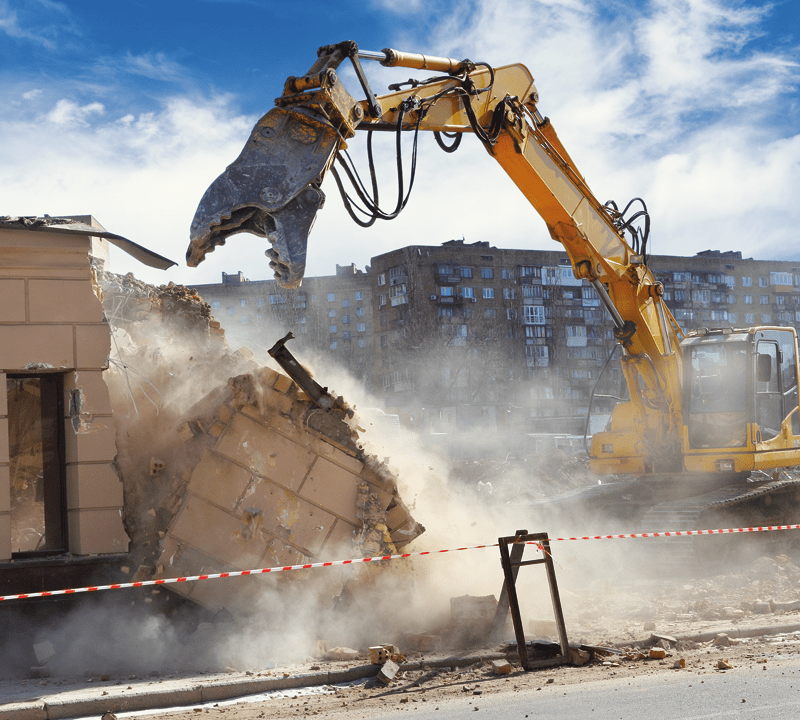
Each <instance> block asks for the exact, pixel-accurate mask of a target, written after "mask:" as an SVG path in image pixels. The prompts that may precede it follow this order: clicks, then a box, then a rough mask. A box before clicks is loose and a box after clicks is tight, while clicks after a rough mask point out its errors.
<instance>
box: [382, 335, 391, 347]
mask: <svg viewBox="0 0 800 720" xmlns="http://www.w3.org/2000/svg"><path fill="white" fill-rule="evenodd" d="M381 347H382V348H387V347H389V336H388V335H381Z"/></svg>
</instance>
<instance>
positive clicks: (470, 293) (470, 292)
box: [461, 287, 475, 298]
mask: <svg viewBox="0 0 800 720" xmlns="http://www.w3.org/2000/svg"><path fill="white" fill-rule="evenodd" d="M461 297H465V298H474V297H475V290H474V289H473V288H471V287H462V288H461Z"/></svg>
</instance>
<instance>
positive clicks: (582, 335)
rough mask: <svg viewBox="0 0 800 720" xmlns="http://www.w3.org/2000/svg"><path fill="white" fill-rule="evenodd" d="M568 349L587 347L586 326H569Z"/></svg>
mask: <svg viewBox="0 0 800 720" xmlns="http://www.w3.org/2000/svg"><path fill="white" fill-rule="evenodd" d="M566 330H567V347H585V346H586V326H585V325H567V328H566Z"/></svg>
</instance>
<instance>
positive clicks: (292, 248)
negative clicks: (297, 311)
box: [186, 108, 340, 288]
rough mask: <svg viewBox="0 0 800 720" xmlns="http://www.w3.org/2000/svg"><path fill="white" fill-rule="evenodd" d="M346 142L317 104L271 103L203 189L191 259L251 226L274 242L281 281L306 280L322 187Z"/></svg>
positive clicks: (286, 283) (191, 261) (272, 262)
mask: <svg viewBox="0 0 800 720" xmlns="http://www.w3.org/2000/svg"><path fill="white" fill-rule="evenodd" d="M339 143H340V140H339V136H338V135H337V133H336V131H335V130H334V128H333V127H332V126H331V125H330V123H328V122H327V121H326V120H324V119H322V118H320V117H319V116H318V115H316V114H315V113H313V112H311V111H308V110H305V109H294V110H285V109H282V108H274V109H273V110H270V111H269V112H268V113H267V114H266V115H264V117H262V118H261V120H259V121H258V123H257V124H256V126H255V127H254V128H253V131H252V132H251V133H250V138H249V140H248V141H247V144H246V145H245V146H244V149H243V150H242V153H241V155H239V157H238V158H236V160H235V161H234V162H233V163H231V164H230V165H229V166H228V167H227V169H226V170H225V172H223V173H222V175H220V176H219V177H218V178H217V179H216V180H215V181H214V182H213V183H212V184H211V186H210V187H209V188H208V190H206V192H205V194H204V195H203V199H202V200H201V201H200V205H199V206H198V208H197V212H196V213H195V215H194V220H192V228H191V233H190V236H191V242H190V244H189V249H188V250H187V251H186V263H187V264H188V265H189V266H190V267H195V266H197V265H199V264H200V263H201V262H202V261H203V260H204V259H205V256H206V254H207V253H209V252H213V250H214V248H215V247H217V245H224V244H225V241H226V240H227V238H228V237H230V236H231V235H235V234H236V233H251V234H252V235H257V236H259V237H265V238H267V239H268V240H269V241H270V243H271V244H272V247H271V248H270V249H268V250H267V251H266V255H267V257H269V258H270V263H269V264H270V267H271V268H272V269H273V271H274V272H275V278H276V280H277V281H278V283H279V284H280V285H282V286H283V287H286V288H293V287H298V286H299V285H300V282H301V281H302V279H303V273H304V272H305V266H306V246H307V243H308V234H309V232H310V231H311V227H312V225H313V224H314V218H315V217H316V214H317V210H319V208H321V207H322V205H323V203H324V201H325V194H324V193H323V192H322V190H320V187H319V186H320V184H321V183H322V178H323V177H324V175H325V171H326V170H327V169H328V167H329V165H330V163H331V162H332V161H333V158H334V157H335V155H336V152H337V150H338V148H339Z"/></svg>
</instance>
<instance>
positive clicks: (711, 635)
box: [163, 555, 800, 720]
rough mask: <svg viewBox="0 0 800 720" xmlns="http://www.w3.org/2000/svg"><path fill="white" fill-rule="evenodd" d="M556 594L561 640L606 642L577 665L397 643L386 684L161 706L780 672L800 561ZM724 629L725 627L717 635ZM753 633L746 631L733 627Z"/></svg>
mask: <svg viewBox="0 0 800 720" xmlns="http://www.w3.org/2000/svg"><path fill="white" fill-rule="evenodd" d="M564 594H565V597H564V604H565V615H566V622H567V632H568V635H569V639H570V642H571V643H573V644H575V643H585V644H587V645H594V646H601V647H605V648H607V649H608V652H604V653H597V654H596V655H595V657H594V658H593V660H591V661H590V662H588V663H586V664H584V665H582V666H580V667H577V666H571V665H566V666H559V667H550V668H543V669H537V670H533V671H530V672H527V673H526V672H523V671H522V670H521V668H520V667H519V665H517V664H512V671H511V674H509V675H497V674H495V673H494V669H493V667H492V664H491V661H490V660H488V659H487V660H483V661H480V662H476V663H474V664H472V665H470V666H467V667H460V668H458V667H435V666H434V665H435V664H436V663H435V661H436V659H437V658H436V656H433V655H431V654H428V653H426V654H423V653H415V652H408V651H406V650H405V649H403V648H399V649H400V650H401V651H404V652H406V655H407V659H408V661H409V662H410V663H421V664H422V666H421V668H420V669H413V670H408V671H406V672H402V673H400V674H399V675H398V677H397V679H396V680H395V681H394V682H393V683H392V684H391V685H389V686H388V687H387V686H385V685H383V684H381V683H380V682H379V681H378V680H376V679H374V678H370V679H368V680H366V681H363V680H362V681H359V682H356V683H353V684H350V685H345V686H337V687H324V688H317V689H312V690H304V691H300V690H298V691H284V692H282V693H276V694H275V695H274V696H272V697H270V698H268V699H260V700H258V701H255V702H249V701H247V700H246V699H239V700H236V701H230V702H225V703H217V704H211V705H205V706H202V707H196V708H191V709H188V710H182V711H176V712H171V713H166V714H164V715H163V717H165V718H170V719H171V720H186V719H187V718H197V717H204V716H206V715H208V716H210V717H220V718H224V719H225V720H251V719H254V718H265V717H269V718H290V717H291V718H297V717H305V716H312V715H323V716H325V717H339V716H342V717H344V716H346V717H348V718H353V719H354V720H355V719H358V718H369V717H373V716H375V715H376V714H379V713H381V712H386V711H388V710H390V709H392V708H395V709H405V710H414V709H416V707H421V706H419V705H416V704H417V703H425V704H426V707H430V706H431V705H433V707H434V708H441V709H442V710H443V711H446V706H447V705H448V704H450V703H455V702H459V703H460V704H462V705H463V704H464V700H465V699H466V698H467V697H468V698H469V700H467V702H468V703H472V704H473V705H474V706H475V707H476V708H479V707H480V705H481V703H484V704H488V703H490V702H491V698H492V697H493V696H499V695H502V694H507V693H515V692H542V693H554V692H555V693H564V692H566V691H568V688H569V686H575V685H576V684H578V683H585V682H591V681H603V680H606V679H607V680H610V679H612V678H616V679H621V678H622V679H624V678H634V677H639V676H642V675H647V674H659V673H684V674H687V675H690V676H692V677H696V678H697V682H698V683H699V684H702V682H703V675H708V674H715V673H725V672H728V673H731V672H733V673H735V672H747V673H749V674H751V675H758V674H761V673H765V672H781V668H782V667H783V666H784V665H785V664H787V663H788V662H790V661H791V660H794V659H796V657H797V652H798V648H800V566H798V565H796V564H795V563H794V562H793V561H792V559H790V557H789V556H787V555H778V556H777V557H767V556H764V557H760V558H756V559H755V560H754V561H753V562H752V563H750V564H747V566H742V567H740V568H739V569H737V570H735V571H729V572H726V573H721V574H717V575H712V576H708V577H705V578H703V579H699V580H686V579H679V578H676V579H671V580H667V579H665V580H661V581H660V582H656V583H652V582H648V583H640V584H638V585H636V586H625V585H621V584H611V583H602V582H595V583H594V584H593V585H592V586H591V587H589V588H586V589H585V593H584V594H583V596H582V597H572V595H573V594H574V593H570V592H569V591H567V592H566V593H564ZM722 633H727V634H728V635H729V637H727V638H726V637H724V636H719V637H717V636H718V635H720V634H722ZM750 633H755V635H754V636H753V637H740V638H737V637H735V636H736V635H747V634H750ZM654 635H655V636H666V637H667V638H670V637H671V638H672V639H675V640H678V642H672V641H670V640H669V639H667V640H664V641H663V643H662V644H663V645H664V647H661V646H660V645H656V649H662V650H664V657H663V658H651V657H650V649H651V646H652V645H653V644H654V643H655V642H656V641H655V640H654V638H653V636H654ZM690 638H694V639H690ZM502 651H503V646H500V645H484V646H482V647H481V648H472V649H471V652H482V653H486V654H489V653H497V652H502ZM368 662H369V661H368V659H367V657H366V656H362V657H361V658H360V659H358V660H354V661H353V662H350V663H341V662H336V663H333V662H325V661H320V660H313V659H309V661H308V663H307V664H306V665H305V666H304V667H303V668H302V670H303V671H305V672H314V671H323V672H324V671H328V670H334V669H346V668H348V667H353V666H355V665H364V664H366V663H368ZM426 662H428V663H429V665H428V666H427V667H426V666H425V663H426ZM276 670H277V671H280V669H279V668H278V669H276ZM273 672H275V671H273ZM787 672H788V669H787Z"/></svg>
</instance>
